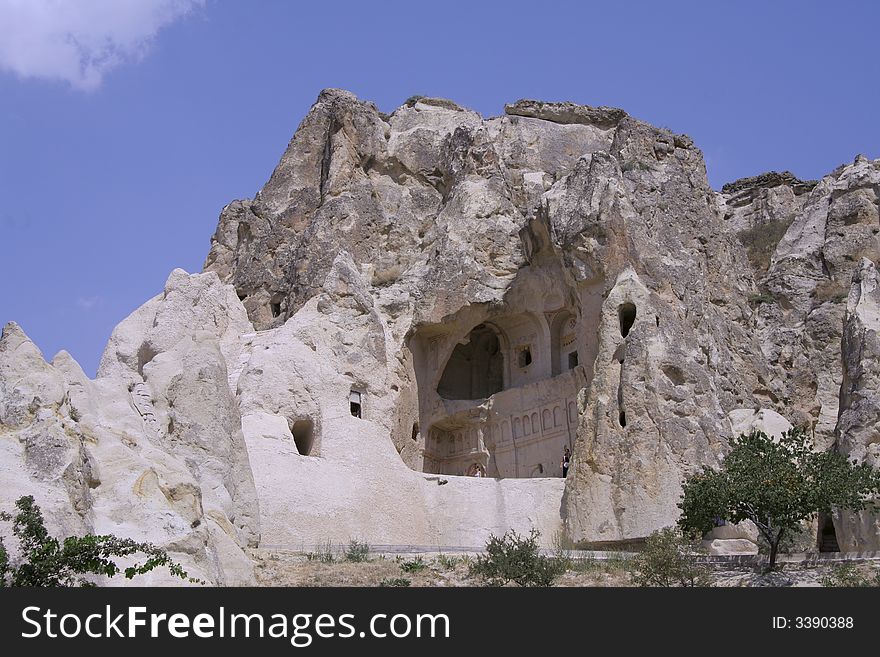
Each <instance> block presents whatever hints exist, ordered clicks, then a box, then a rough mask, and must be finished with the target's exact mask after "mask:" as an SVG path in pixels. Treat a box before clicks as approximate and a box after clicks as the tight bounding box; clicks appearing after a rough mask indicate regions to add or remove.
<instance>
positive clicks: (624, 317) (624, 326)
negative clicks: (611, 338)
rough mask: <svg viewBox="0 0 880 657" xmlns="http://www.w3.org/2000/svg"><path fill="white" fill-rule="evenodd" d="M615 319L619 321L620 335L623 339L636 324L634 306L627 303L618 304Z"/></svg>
mask: <svg viewBox="0 0 880 657" xmlns="http://www.w3.org/2000/svg"><path fill="white" fill-rule="evenodd" d="M617 317H618V319H619V320H620V335H621V336H622V337H624V338H625V337H626V336H627V335H629V330H630V329H631V328H632V327H633V324H635V322H636V306H635V304H634V303H630V302H629V301H627V302H626V303H622V304H620V307H619V308H618V309H617Z"/></svg>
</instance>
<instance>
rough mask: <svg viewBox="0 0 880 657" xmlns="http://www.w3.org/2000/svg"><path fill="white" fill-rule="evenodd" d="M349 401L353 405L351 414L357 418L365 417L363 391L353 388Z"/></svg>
mask: <svg viewBox="0 0 880 657" xmlns="http://www.w3.org/2000/svg"><path fill="white" fill-rule="evenodd" d="M348 401H349V405H350V407H351V414H352V416H353V417H356V418H363V407H362V406H361V393H359V392H358V391H357V390H352V391H351V392H350V393H349V394H348Z"/></svg>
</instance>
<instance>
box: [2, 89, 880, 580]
mask: <svg viewBox="0 0 880 657" xmlns="http://www.w3.org/2000/svg"><path fill="white" fill-rule="evenodd" d="M878 198H880V160H878V161H869V160H867V159H865V158H862V157H859V158H857V159H856V161H855V162H854V163H853V164H851V165H848V166H844V167H841V168H839V169H837V170H836V171H835V172H833V173H832V174H830V175H829V176H826V177H825V178H823V179H822V180H821V181H818V182H817V181H811V182H803V181H800V180H798V179H796V178H795V177H794V176H793V175H791V174H790V173H787V172H786V173H783V174H776V173H771V174H764V175H762V176H758V177H755V178H749V179H744V180H741V181H737V182H735V183H731V184H729V185H725V187H724V188H723V189H722V191H721V192H716V191H713V190H712V189H711V187H710V186H709V184H708V182H707V179H706V172H705V164H704V161H703V158H702V154H701V153H700V151H699V150H698V149H697V148H696V147H695V145H694V144H693V142H692V141H691V140H690V139H689V138H688V137H687V136H686V135H676V134H673V133H671V132H669V131H668V130H664V129H658V128H655V127H652V126H650V125H647V124H645V123H643V122H641V121H638V120H637V119H634V118H632V117H630V116H628V115H627V114H626V113H625V112H623V111H622V110H619V109H614V108H607V107H599V108H592V107H585V106H579V105H574V104H572V103H543V102H539V101H519V102H517V103H514V104H512V105H508V106H506V107H505V114H504V115H503V116H500V117H494V118H488V119H484V118H482V117H481V116H480V115H478V114H476V113H475V112H472V111H470V110H467V109H464V108H461V107H459V106H458V105H456V104H454V103H452V102H451V101H448V100H443V99H434V98H422V97H414V98H412V99H410V100H409V101H407V103H406V104H404V105H403V106H402V107H400V108H398V109H397V110H395V111H394V112H393V113H392V114H390V115H388V114H383V113H382V112H380V111H379V110H378V109H377V108H376V107H375V106H374V105H373V104H372V103H368V102H364V101H361V100H359V99H357V98H356V97H355V96H353V95H352V94H350V93H348V92H345V91H340V90H326V91H324V92H322V93H321V95H320V96H319V98H318V100H317V102H316V103H315V105H314V106H313V107H312V109H311V111H310V112H309V114H308V116H307V117H306V118H305V119H304V120H303V122H302V124H301V125H300V127H299V129H298V130H297V131H296V134H295V135H294V137H293V139H292V140H291V142H290V144H289V145H288V147H287V149H286V151H285V152H284V154H283V156H282V158H281V161H280V162H279V164H278V166H277V167H276V169H275V171H274V172H273V174H272V176H271V178H270V179H269V181H268V182H267V183H266V185H265V186H264V187H263V189H262V190H261V191H260V192H259V193H258V194H257V195H256V197H255V198H254V199H246V200H237V201H234V202H232V203H230V204H229V205H228V206H226V207H225V208H224V209H223V211H222V213H221V215H220V220H219V224H218V227H217V230H216V233H215V234H214V237H213V239H212V243H211V249H210V253H209V254H208V258H207V261H206V263H205V273H202V274H193V275H189V274H186V273H185V272H182V271H180V270H177V271H175V272H173V273H172V275H171V277H170V278H169V279H168V282H167V284H166V287H165V290H164V292H163V293H162V294H160V295H159V296H157V297H156V298H154V299H152V300H150V301H148V302H147V303H146V304H145V305H144V306H142V307H141V308H140V309H139V310H137V311H135V313H133V314H132V315H131V316H130V317H129V318H127V319H126V320H124V321H123V322H122V323H121V324H120V325H119V326H118V327H117V329H116V330H115V331H114V333H113V336H112V337H111V339H110V342H109V344H108V346H107V349H106V351H105V353H104V356H103V358H102V361H101V366H100V369H99V372H98V376H97V378H96V379H95V380H93V381H92V380H89V379H88V378H87V377H85V376H84V375H83V374H82V372H81V371H80V370H79V368H78V366H76V364H75V363H74V362H73V361H72V359H71V358H70V357H69V356H67V355H66V354H64V353H63V352H62V353H61V354H59V355H58V356H56V357H55V359H53V361H52V363H51V364H47V363H46V362H45V361H44V360H43V359H42V356H41V355H40V354H39V352H38V351H37V349H36V348H35V347H34V345H33V344H32V343H31V342H30V341H28V340H27V338H26V337H25V336H24V335H23V334H22V333H21V331H20V329H18V327H16V326H15V325H9V326H7V328H6V329H5V330H4V334H3V339H2V342H0V445H2V449H3V450H4V458H3V461H2V469H0V489H2V490H3V491H4V502H3V503H4V505H6V506H8V505H9V502H10V501H11V500H10V499H7V498H11V496H12V495H18V494H25V493H26V492H34V494H35V495H36V496H37V499H38V502H40V503H41V504H42V505H45V507H46V508H47V509H48V510H50V512H51V513H50V520H51V521H52V522H53V523H54V524H55V526H56V527H58V528H59V529H60V530H62V531H66V532H73V531H81V530H83V529H87V530H93V531H102V532H103V531H106V532H112V533H116V534H120V535H122V534H125V535H131V536H133V537H136V538H148V539H149V540H153V541H154V542H157V543H160V544H162V545H165V546H167V547H169V549H170V550H172V551H173V552H174V553H175V554H179V555H183V557H185V558H186V559H187V560H188V561H187V563H188V564H190V565H191V567H192V568H193V569H194V570H195V571H196V572H197V573H198V574H199V575H200V576H202V577H204V578H206V579H209V580H210V581H212V582H216V583H237V582H246V581H249V561H248V558H247V555H246V552H247V549H248V548H249V547H253V546H255V545H261V546H263V547H286V548H300V547H306V548H311V547H313V546H314V544H316V543H318V542H321V541H326V540H332V541H335V542H341V541H347V540H349V539H353V538H356V539H363V540H367V541H369V542H371V543H374V544H376V543H378V544H402V543H410V544H420V545H438V546H439V545H468V546H477V545H480V544H482V543H483V542H484V541H485V539H486V538H487V536H488V535H489V534H490V533H493V532H494V533H501V532H504V531H505V530H507V529H509V528H514V529H517V530H519V531H528V529H529V528H531V527H536V528H538V529H540V530H541V531H542V533H543V537H544V540H545V541H546V542H548V543H549V542H550V541H551V540H552V539H553V536H554V534H555V533H556V532H560V531H565V532H567V533H568V535H569V536H570V538H572V539H573V540H575V541H578V542H581V543H583V544H590V545H613V544H625V543H627V542H630V541H634V540H639V539H641V538H643V537H644V536H646V535H647V534H648V533H650V532H651V531H653V530H655V529H658V528H660V527H663V526H666V525H669V524H672V523H673V522H674V521H675V520H676V518H677V514H678V510H677V508H676V503H677V502H678V499H679V495H680V491H681V483H682V481H683V479H684V478H685V477H686V476H688V475H689V474H690V473H691V472H693V471H694V470H696V469H697V468H700V467H702V466H715V465H717V464H718V463H719V462H720V459H721V458H722V457H723V455H724V453H725V450H726V449H727V446H728V441H729V439H730V438H731V437H732V436H733V435H735V434H736V433H738V432H740V431H742V430H744V428H745V427H751V426H761V427H766V428H767V430H768V431H770V432H775V431H777V430H779V429H780V428H784V426H785V419H784V418H788V419H789V420H791V421H792V422H794V423H797V424H806V425H808V426H809V427H811V429H812V430H813V433H814V437H815V441H816V444H817V447H818V448H821V449H829V448H834V449H841V450H844V451H845V452H846V453H848V454H851V455H852V456H853V457H854V458H859V459H869V460H870V459H875V460H876V458H877V454H876V453H875V452H876V450H874V448H875V447H876V445H877V443H876V437H875V435H874V433H873V431H874V430H873V427H874V425H875V424H876V422H877V419H878V416H877V404H876V403H875V401H876V400H875V401H871V395H873V392H874V388H875V387H876V385H875V384H876V381H875V379H876V377H875V376H874V373H873V370H876V369H877V367H880V366H878V363H880V354H878V351H877V346H876V344H874V343H875V342H876V334H875V331H876V326H875V324H876V321H877V319H876V317H875V315H877V314H878V312H877V309H876V307H875V306H876V302H877V299H876V298H875V297H876V294H874V292H873V290H874V288H875V287H876V273H875V272H874V270H873V266H872V265H871V264H870V260H875V261H876V259H877V257H878V246H880V242H878V238H877V235H878V233H880V217H878ZM860 262H861V263H862V264H859V263H860ZM853 276H855V283H854V284H853V288H852V290H851V291H850V292H849V301H848V306H847V305H846V304H844V303H843V301H844V300H845V298H846V295H847V290H849V288H850V283H851V281H852V280H853ZM871 304H874V305H873V306H872V305H871ZM844 315H846V325H845V328H844ZM872 341H873V342H872ZM841 349H843V352H842V353H843V360H842V364H841ZM841 386H842V387H841ZM565 447H569V448H571V449H572V451H573V453H574V457H573V461H572V466H571V469H570V471H569V474H568V477H567V478H566V479H562V478H561V460H562V453H563V449H564V448H565ZM872 450H874V451H872ZM871 462H874V461H871ZM834 522H835V527H836V528H837V535H838V537H839V538H840V539H841V542H842V543H845V544H846V545H852V546H859V547H860V548H863V547H865V546H876V545H877V544H878V540H880V539H878V537H880V527H878V522H877V519H876V516H873V515H870V514H862V515H860V516H859V517H842V516H841V517H837V518H835V519H834ZM731 536H732V535H731ZM717 538H718V539H719V540H745V539H743V538H742V537H734V538H731V537H728V536H723V537H722V536H719V537H717ZM728 548H729V546H728ZM719 549H720V548H719Z"/></svg>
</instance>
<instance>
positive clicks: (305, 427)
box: [290, 418, 315, 456]
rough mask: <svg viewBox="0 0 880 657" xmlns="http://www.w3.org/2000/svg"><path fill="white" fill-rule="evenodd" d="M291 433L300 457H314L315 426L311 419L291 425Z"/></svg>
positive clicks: (297, 421)
mask: <svg viewBox="0 0 880 657" xmlns="http://www.w3.org/2000/svg"><path fill="white" fill-rule="evenodd" d="M290 433H291V435H292V436H293V442H294V444H296V451H298V452H299V454H300V456H312V448H313V447H314V444H315V425H314V423H313V422H312V421H311V420H310V419H309V418H304V419H302V420H296V421H295V422H292V423H290Z"/></svg>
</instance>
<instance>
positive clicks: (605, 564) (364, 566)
mask: <svg viewBox="0 0 880 657" xmlns="http://www.w3.org/2000/svg"><path fill="white" fill-rule="evenodd" d="M252 556H253V557H254V562H255V572H256V577H257V583H258V584H259V585H260V586H305V587H310V586H322V587H326V586H331V587H332V586H381V585H382V584H383V582H389V581H393V580H399V579H405V580H409V582H410V586H481V584H480V582H479V580H476V579H473V578H471V577H470V576H469V575H468V568H469V566H470V563H471V561H472V558H471V557H468V556H465V555H442V554H441V555H435V556H423V557H422V560H423V562H424V564H425V567H424V568H421V567H420V566H416V567H413V566H412V565H411V564H413V563H418V561H417V560H418V557H394V556H382V555H371V557H370V560H369V561H364V562H360V563H351V562H347V561H338V560H337V561H334V562H330V563H327V562H322V561H320V560H317V559H312V560H309V559H308V558H307V557H306V555H305V554H302V553H297V552H273V551H268V550H255V551H253V552H252ZM556 586H630V583H629V578H628V576H627V572H626V567H625V564H624V563H623V562H622V561H617V560H611V561H595V560H592V559H589V560H573V561H571V562H570V563H569V568H568V570H567V571H566V572H565V574H564V575H563V576H562V577H560V578H559V580H557V582H556Z"/></svg>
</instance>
